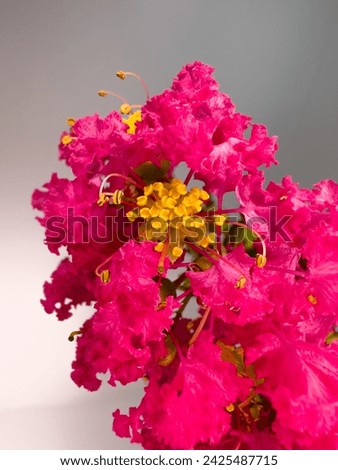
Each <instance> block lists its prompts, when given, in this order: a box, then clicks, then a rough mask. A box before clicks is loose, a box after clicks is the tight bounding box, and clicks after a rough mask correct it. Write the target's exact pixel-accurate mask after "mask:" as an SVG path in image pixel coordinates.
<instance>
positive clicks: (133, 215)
mask: <svg viewBox="0 0 338 470" xmlns="http://www.w3.org/2000/svg"><path fill="white" fill-rule="evenodd" d="M126 216H127V217H128V219H129V220H130V222H134V220H136V219H137V217H138V214H137V213H136V212H134V211H129V212H127V213H126Z"/></svg>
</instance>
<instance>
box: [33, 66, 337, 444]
mask: <svg viewBox="0 0 338 470" xmlns="http://www.w3.org/2000/svg"><path fill="white" fill-rule="evenodd" d="M212 72H213V69H212V68H211V67H210V66H208V65H205V64H202V63H200V62H194V63H192V64H188V65H186V66H184V67H183V68H182V70H181V71H180V73H179V74H178V75H177V77H176V78H174V81H173V83H172V86H171V87H170V88H169V89H167V90H165V91H164V92H163V93H161V94H159V95H157V96H150V94H149V91H148V88H147V86H146V84H145V82H144V81H143V79H142V78H141V77H139V76H138V75H136V74H135V73H132V72H125V71H119V72H117V76H118V77H119V78H120V79H122V80H124V79H127V78H130V77H133V78H136V79H137V80H138V81H139V82H140V83H141V84H142V86H143V88H144V90H145V95H146V101H145V103H144V104H130V103H129V102H128V100H126V99H125V98H124V97H122V96H119V95H117V94H116V93H113V92H110V91H106V90H100V91H99V92H98V94H99V96H101V97H112V98H113V99H114V100H115V99H116V100H120V101H121V104H120V107H119V110H118V111H112V112H111V113H110V114H108V116H106V117H104V118H101V117H99V116H98V115H97V114H94V115H92V116H86V117H83V118H78V119H76V118H69V119H68V120H67V124H68V130H67V131H65V132H63V133H62V135H61V138H60V143H59V151H60V159H61V160H63V161H65V163H66V165H67V166H68V167H69V168H70V169H71V171H72V173H73V178H72V179H67V178H59V177H58V176H57V175H56V174H53V175H52V178H51V180H50V182H49V183H47V184H45V186H44V189H43V190H36V191H35V192H34V193H33V197H32V204H33V207H34V208H35V209H38V210H39V211H41V212H42V215H41V216H40V217H39V218H38V220H39V222H40V223H41V225H42V226H43V227H44V228H45V243H46V245H47V246H48V248H49V250H50V251H51V252H52V253H55V254H57V255H58V254H59V250H60V248H62V247H63V248H65V249H66V252H67V256H66V257H65V259H63V260H62V261H61V263H60V264H59V266H58V268H57V269H56V271H55V272H54V273H53V274H52V277H51V281H49V282H46V283H45V285H44V299H43V300H42V304H43V306H44V308H45V310H46V312H47V313H53V312H55V313H56V315H57V317H58V319H59V320H65V319H66V318H68V317H69V316H71V315H72V314H74V313H75V308H76V307H77V306H78V305H81V304H88V305H92V316H91V318H89V319H88V320H87V321H86V322H85V323H84V324H83V325H81V324H80V320H79V327H78V329H77V330H76V331H73V332H71V333H70V335H69V340H71V341H74V340H76V343H77V348H76V358H75V360H74V362H73V364H72V367H73V371H72V374H71V376H72V379H73V380H74V382H75V383H76V384H77V385H78V386H83V387H85V388H87V389H88V390H91V391H93V390H97V389H98V388H99V387H100V384H101V382H102V380H107V381H108V383H109V384H110V385H112V386H115V385H116V383H121V384H123V385H126V384H128V383H130V382H133V381H136V380H139V379H143V380H144V384H145V387H144V397H143V399H142V400H141V402H140V403H139V404H138V405H137V404H135V406H133V407H131V408H130V410H129V412H128V413H127V414H122V413H121V412H120V410H118V409H117V410H116V411H115V412H114V413H113V416H114V420H113V430H114V431H115V433H116V434H117V435H118V436H120V437H126V438H129V439H130V440H131V442H136V443H139V444H141V445H142V446H143V447H144V448H148V449H260V448H265V449H330V448H333V449H336V448H338V421H337V413H338V401H337V393H338V349H337V342H336V339H337V337H338V327H337V325H338V305H337V298H338V297H337V294H338V274H337V273H338V217H337V207H338V198H337V194H338V185H337V183H335V182H334V181H332V180H326V181H321V182H319V183H317V184H316V185H314V187H313V188H312V189H305V188H301V187H300V186H299V185H298V184H297V183H295V182H293V180H292V178H291V176H286V177H285V178H283V180H282V182H281V183H275V182H270V183H269V184H268V185H267V186H266V187H265V185H264V183H265V177H264V168H266V167H269V166H270V165H274V164H277V161H276V159H275V154H276V151H277V138H276V137H275V136H269V134H268V131H267V128H266V127H265V126H264V125H263V124H255V123H253V122H252V119H251V118H250V117H249V116H246V115H243V114H241V113H239V112H237V111H236V109H235V105H234V104H233V102H232V101H231V99H230V97H229V96H228V95H226V94H224V93H222V92H220V91H219V86H218V83H217V82H216V81H215V79H214V78H213V76H212ZM182 168H185V171H186V173H185V176H183V177H182V173H183V170H182ZM229 194H232V195H235V196H236V199H237V204H236V207H228V206H227V204H226V202H225V201H226V199H227V198H226V196H227V195H229ZM192 300H195V306H196V307H195V311H193V312H192V310H191V309H190V311H189V309H187V306H188V305H189V303H191V301H192ZM103 373H108V374H107V375H105V376H103V375H99V374H103ZM102 377H104V378H102ZM295 377H297V380H295Z"/></svg>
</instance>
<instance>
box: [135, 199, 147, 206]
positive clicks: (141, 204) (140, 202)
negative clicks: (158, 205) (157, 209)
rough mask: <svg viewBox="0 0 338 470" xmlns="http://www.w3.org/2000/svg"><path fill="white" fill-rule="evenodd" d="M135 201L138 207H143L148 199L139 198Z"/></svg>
mask: <svg viewBox="0 0 338 470" xmlns="http://www.w3.org/2000/svg"><path fill="white" fill-rule="evenodd" d="M136 201H137V205H138V206H140V207H143V206H145V205H146V204H147V202H148V197H147V196H139V197H138V198H137V200H136Z"/></svg>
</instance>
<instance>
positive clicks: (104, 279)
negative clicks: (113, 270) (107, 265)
mask: <svg viewBox="0 0 338 470" xmlns="http://www.w3.org/2000/svg"><path fill="white" fill-rule="evenodd" d="M100 278H101V281H102V282H103V284H107V283H108V282H109V281H110V271H109V269H105V270H103V271H102V273H101V274H100Z"/></svg>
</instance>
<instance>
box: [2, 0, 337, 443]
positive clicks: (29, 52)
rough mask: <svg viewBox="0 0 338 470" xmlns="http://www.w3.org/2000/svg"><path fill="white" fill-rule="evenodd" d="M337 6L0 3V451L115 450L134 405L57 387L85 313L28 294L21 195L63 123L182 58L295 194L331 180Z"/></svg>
mask: <svg viewBox="0 0 338 470" xmlns="http://www.w3.org/2000/svg"><path fill="white" fill-rule="evenodd" d="M337 25H338V1H337V0H209V1H206V0H204V1H203V0H166V1H163V0H148V1H141V0H138V1H137V0H122V1H120V0H110V1H108V0H98V1H96V2H94V1H89V0H81V1H80V0H69V1H67V0H53V1H52V0H27V1H25V0H1V1H0V36H1V41H0V63H1V72H0V73H1V75H0V93H1V116H0V120H1V122H0V135H1V147H0V148H1V178H2V179H1V187H0V191H1V199H0V202H1V215H2V223H1V244H0V247H1V248H0V249H1V253H0V255H1V258H0V259H1V278H0V286H1V290H2V297H1V299H2V311H1V314H2V323H1V331H0V354H1V355H0V357H1V363H0V367H1V370H0V377H1V383H2V384H1V388H0V423H1V424H0V447H1V448H35V449H39V448H64V449H67V448H70V449H71V448H89V449H90V448H101V449H104V448H115V449H122V448H127V447H128V443H127V441H125V440H124V441H120V440H118V439H114V438H113V436H112V434H111V430H110V428H111V415H110V412H111V411H112V410H113V409H115V408H116V407H117V406H120V407H121V408H122V410H124V411H125V410H126V409H127V408H128V406H129V405H135V404H137V402H138V400H139V397H140V395H141V391H140V388H141V387H140V386H139V385H132V386H131V387H129V388H127V389H126V390H123V392H122V391H121V389H117V390H112V389H111V388H110V389H108V388H107V387H104V388H103V389H102V390H100V391H99V392H98V393H96V394H89V393H88V392H86V391H84V390H79V389H77V388H76V386H75V385H74V384H73V383H72V382H71V380H70V379H69V371H70V363H71V360H72V358H73V355H74V344H71V343H68V342H67V340H66V338H67V335H68V333H69V332H70V331H71V330H73V329H77V327H78V326H79V324H80V323H82V321H83V319H84V318H85V316H86V315H87V314H88V312H87V313H86V312H85V311H83V312H82V313H80V314H79V316H78V317H77V318H75V319H72V320H71V322H66V323H57V322H56V320H55V319H54V318H50V317H48V316H47V315H45V314H43V312H42V308H41V306H40V304H39V301H38V299H39V298H40V297H41V286H42V283H43V281H44V279H47V278H48V276H49V274H50V273H51V271H52V270H53V268H54V266H55V265H56V263H57V260H56V258H55V257H53V256H52V255H50V254H49V253H48V252H47V250H46V248H45V247H44V246H43V244H42V239H43V234H42V230H41V229H40V228H39V227H38V225H37V223H36V222H35V221H34V219H33V217H34V214H33V213H32V211H31V208H30V194H31V192H32V190H33V188H34V187H37V186H41V184H42V183H44V182H45V181H47V180H48V179H49V177H50V173H51V172H52V171H55V170H58V171H59V172H60V174H61V175H67V174H68V172H67V170H66V169H65V168H64V166H63V165H62V164H61V163H58V162H57V160H56V159H57V143H58V138H59V135H60V132H61V131H62V130H63V129H64V125H65V124H64V123H65V118H66V117H68V116H75V117H78V116H81V115H84V114H91V113H93V112H95V111H98V112H100V113H101V114H106V113H107V112H108V111H109V110H110V109H111V107H113V106H114V105H115V104H116V103H115V102H114V101H110V100H107V99H100V98H98V97H97V95H96V90H98V89H100V88H108V89H111V90H115V91H117V92H121V93H123V94H125V95H127V96H128V97H129V99H130V101H133V102H138V101H140V100H143V94H142V91H141V90H140V87H139V86H138V83H137V82H134V81H133V80H132V79H130V80H129V79H128V80H127V81H125V82H120V81H119V80H117V79H116V78H114V72H115V71H116V70H118V69H129V70H134V71H136V72H138V73H140V74H141V75H142V76H143V78H144V79H145V80H146V81H147V83H148V85H149V87H150V89H151V92H152V93H153V94H154V93H157V92H160V91H161V90H163V88H165V87H167V86H168V85H169V84H170V82H171V79H172V77H173V76H174V75H175V74H176V73H177V72H178V70H179V69H180V68H181V66H182V65H183V64H184V63H187V62H189V61H193V60H201V61H205V62H207V63H210V64H211V65H213V66H214V67H215V68H216V73H215V76H216V78H217V79H218V80H219V82H220V83H221V88H222V89H223V90H224V91H225V92H227V93H229V94H230V95H231V96H232V98H233V100H234V101H235V103H237V106H238V110H239V111H241V112H243V113H246V114H250V115H252V116H253V117H254V120H255V121H256V122H263V123H266V124H267V125H268V126H269V129H270V132H271V133H274V134H277V135H279V137H280V151H279V154H278V157H279V159H280V161H281V164H280V166H279V167H274V168H273V169H271V170H269V171H268V175H269V177H271V178H274V179H276V178H280V177H281V176H282V175H284V174H285V173H291V174H293V175H294V178H295V179H296V180H298V181H300V182H301V183H302V184H303V185H312V184H313V183H314V182H315V181H317V180H319V179H321V178H328V177H331V178H335V179H337V140H336V137H337V133H338V132H337V131H338V129H337V125H338V87H337V78H338V28H337Z"/></svg>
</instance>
